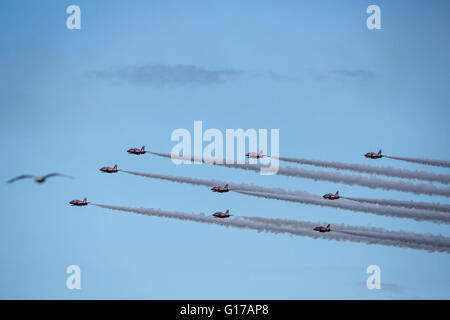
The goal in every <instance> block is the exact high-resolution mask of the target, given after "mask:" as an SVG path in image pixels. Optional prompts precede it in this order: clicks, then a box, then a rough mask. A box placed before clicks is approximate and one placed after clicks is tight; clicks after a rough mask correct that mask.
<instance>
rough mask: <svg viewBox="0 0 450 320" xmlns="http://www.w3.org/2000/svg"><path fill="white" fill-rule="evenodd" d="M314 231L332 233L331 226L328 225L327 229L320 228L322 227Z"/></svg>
mask: <svg viewBox="0 0 450 320" xmlns="http://www.w3.org/2000/svg"><path fill="white" fill-rule="evenodd" d="M313 230H314V231H319V232H330V231H331V229H330V225H327V226H326V227H323V226H320V227H315V228H314V229H313Z"/></svg>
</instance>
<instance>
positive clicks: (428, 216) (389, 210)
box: [234, 190, 450, 223]
mask: <svg viewBox="0 0 450 320" xmlns="http://www.w3.org/2000/svg"><path fill="white" fill-rule="evenodd" d="M234 192H237V193H240V194H245V195H249V196H254V197H260V198H266V199H275V200H281V201H288V202H296V203H303V204H314V205H318V206H324V207H332V208H338V209H345V210H350V211H355V212H367V213H373V214H376V215H380V216H387V217H396V218H408V219H414V220H416V221H430V222H434V223H450V215H449V214H447V213H443V212H436V211H424V210H418V209H406V208H396V207H390V206H379V205H372V204H368V203H358V204H356V205H355V204H354V203H351V201H345V200H326V199H321V198H319V197H315V198H312V197H311V198H310V197H302V196H297V195H295V194H288V193H284V194H282V193H270V192H254V191H242V190H235V191H234Z"/></svg>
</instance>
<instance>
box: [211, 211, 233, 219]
mask: <svg viewBox="0 0 450 320" xmlns="http://www.w3.org/2000/svg"><path fill="white" fill-rule="evenodd" d="M213 217H215V218H221V219H223V218H229V217H231V214H229V210H227V211H225V212H216V213H214V214H213Z"/></svg>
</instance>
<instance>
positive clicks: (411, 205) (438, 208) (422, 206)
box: [341, 196, 450, 212]
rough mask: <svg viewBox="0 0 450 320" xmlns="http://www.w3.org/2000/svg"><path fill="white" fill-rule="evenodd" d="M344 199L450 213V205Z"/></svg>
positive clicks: (389, 200)
mask: <svg viewBox="0 0 450 320" xmlns="http://www.w3.org/2000/svg"><path fill="white" fill-rule="evenodd" d="M341 198H342V199H348V200H352V201H358V202H366V203H375V204H379V205H382V206H394V207H404V208H410V209H424V210H434V211H442V212H450V205H448V204H442V203H436V202H435V203H431V202H418V201H412V200H411V201H401V200H391V199H372V198H354V197H342V196H341Z"/></svg>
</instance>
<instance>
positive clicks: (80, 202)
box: [69, 198, 89, 207]
mask: <svg viewBox="0 0 450 320" xmlns="http://www.w3.org/2000/svg"><path fill="white" fill-rule="evenodd" d="M69 204H71V205H72V206H73V207H82V206H87V205H88V204H89V202H87V198H84V199H83V200H72V201H70V202H69Z"/></svg>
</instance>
